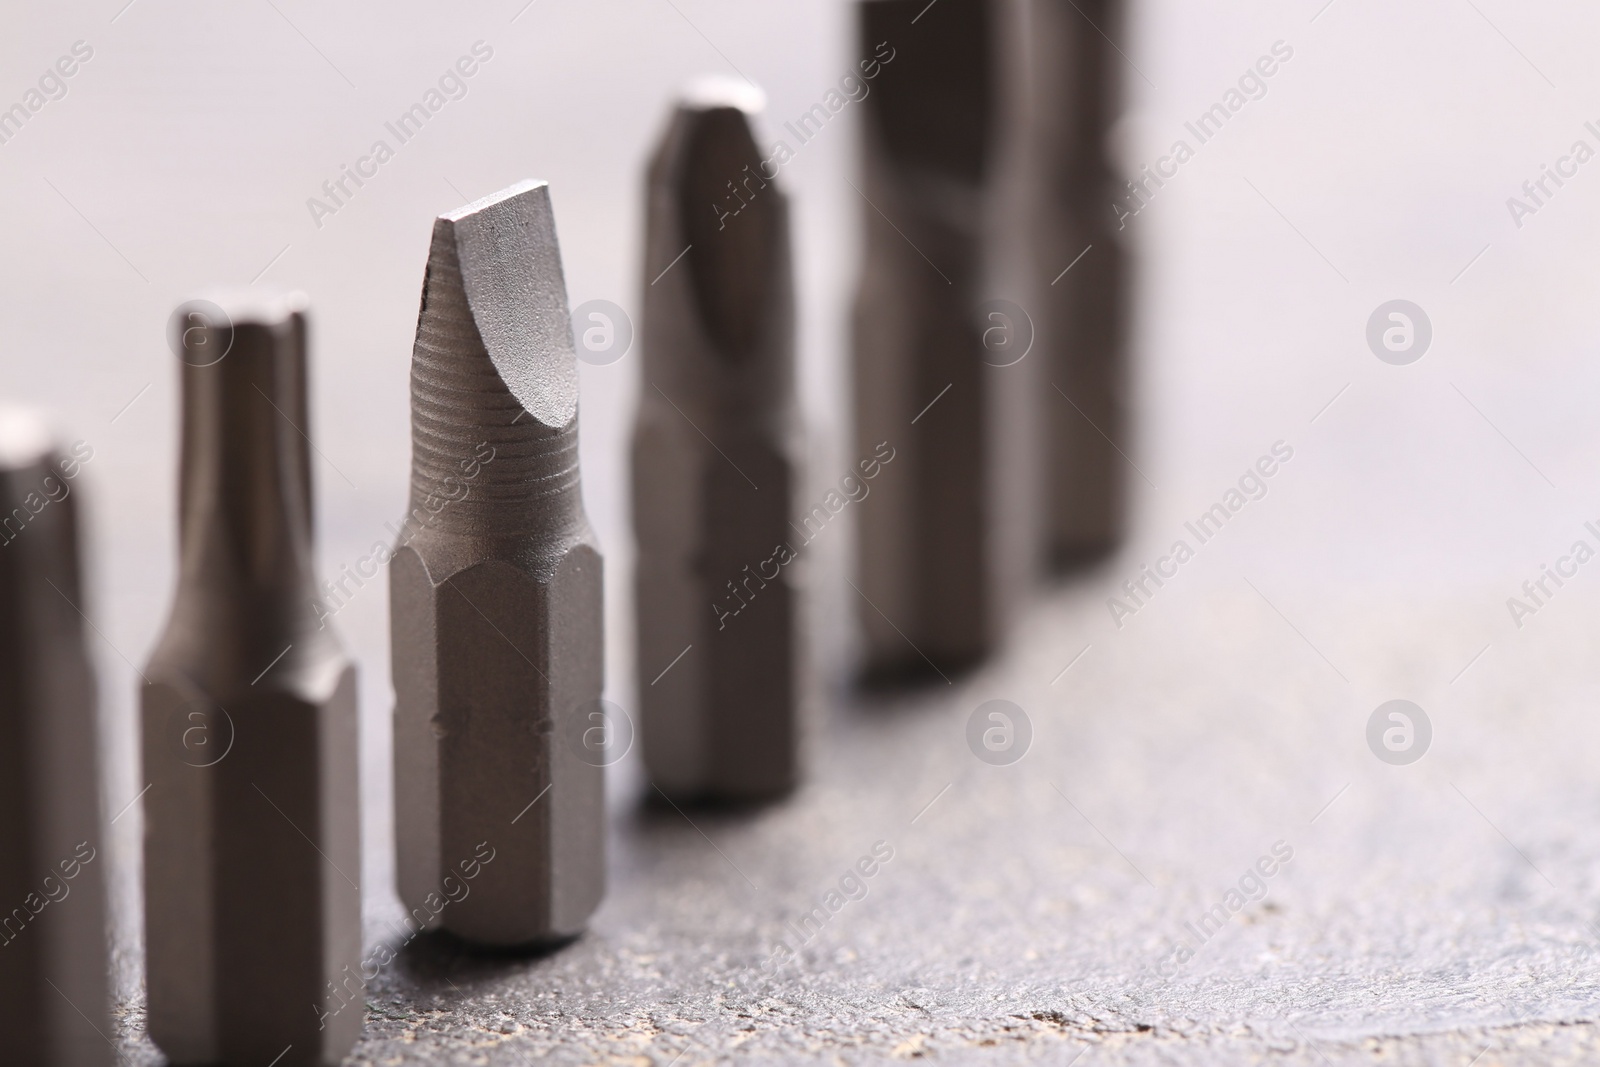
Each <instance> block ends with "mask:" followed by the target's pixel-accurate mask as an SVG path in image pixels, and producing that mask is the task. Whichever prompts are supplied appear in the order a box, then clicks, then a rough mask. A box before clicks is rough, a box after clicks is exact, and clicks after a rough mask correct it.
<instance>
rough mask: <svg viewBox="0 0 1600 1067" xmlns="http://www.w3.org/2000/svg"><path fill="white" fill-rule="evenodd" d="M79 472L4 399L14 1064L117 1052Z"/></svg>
mask: <svg viewBox="0 0 1600 1067" xmlns="http://www.w3.org/2000/svg"><path fill="white" fill-rule="evenodd" d="M80 458H81V457H80ZM77 471H78V465H77V460H76V459H75V458H73V456H71V455H68V454H66V453H63V452H61V451H59V450H58V449H57V448H56V446H55V444H54V442H53V441H52V439H51V436H50V433H49V431H48V430H47V429H46V428H45V426H44V424H43V423H42V422H41V421H40V420H39V419H38V418H37V417H35V416H33V415H32V414H30V413H28V412H25V411H21V410H18V409H14V408H4V409H0V738H3V739H4V742H3V743H0V812H3V813H4V814H5V817H4V818H0V1034H3V1035H4V1042H5V1054H4V1057H3V1058H4V1059H5V1060H6V1062H8V1063H27V1064H40V1065H43V1067H55V1065H78V1064H84V1065H88V1064H105V1063H109V1062H110V1060H111V1045H110V1044H109V1042H108V1041H107V1038H106V1035H107V1034H109V1033H110V1026H109V1025H108V1016H107V1013H106V981H107V977H106V972H107V961H106V928H105V889H104V885H105V883H104V880H103V878H102V866H103V863H104V861H100V862H96V859H97V858H98V856H99V854H100V851H101V849H102V848H103V847H104V841H105V838H104V834H103V832H102V827H101V824H100V818H101V816H100V791H99V761H98V759H97V749H98V741H97V738H98V735H99V724H98V722H97V719H96V714H95V685H94V676H93V673H92V671H91V669H90V665H89V657H88V655H87V653H86V652H85V650H84V644H83V619H82V618H81V617H80V616H79V614H78V605H81V604H82V603H83V593H82V586H81V584H80V579H79V568H78V529H77V526H78V522H77V507H78V505H77V499H76V498H75V497H74V496H73V495H72V486H71V484H70V480H71V478H72V477H73V476H75V475H76V474H77Z"/></svg>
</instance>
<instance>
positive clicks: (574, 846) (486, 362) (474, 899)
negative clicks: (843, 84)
mask: <svg viewBox="0 0 1600 1067" xmlns="http://www.w3.org/2000/svg"><path fill="white" fill-rule="evenodd" d="M411 383H412V479H411V512H410V514H409V515H408V517H407V519H406V522H405V525H404V526H403V528H402V530H401V533H400V537H399V544H398V545H397V546H396V550H395V558H394V561H393V563H392V564H391V570H390V591H391V594H390V595H391V606H392V612H393V626H392V641H393V648H394V656H393V663H394V688H395V796H396V805H397V807H396V830H397V834H398V854H399V881H400V894H401V897H402V899H403V900H404V901H405V902H406V904H407V906H408V907H409V908H410V909H411V911H412V914H413V916H419V917H421V921H422V924H423V925H425V926H442V927H443V928H445V929H447V930H450V931H452V932H453V933H456V934H458V935H459V936H461V937H464V938H467V939H469V940H473V941H478V942H482V943H486V944H501V945H510V944H523V943H529V942H541V941H549V940H553V939H558V938H562V937H566V936H570V935H572V934H575V933H577V932H579V931H580V930H581V929H582V928H583V925H584V923H585V922H586V921H587V919H588V917H589V915H590V913H591V912H593V910H594V909H595V907H596V906H598V904H599V902H600V897H601V894H602V892H603V890H604V875H605V871H604V818H603V785H604V779H603V772H602V770H601V768H600V767H598V766H592V765H590V764H588V763H585V762H583V761H582V760H580V759H579V758H578V756H577V755H576V754H575V750H574V748H573V746H572V745H570V744H568V743H567V742H568V740H570V739H571V738H572V737H573V736H575V735H581V733H582V725H581V724H582V723H583V721H584V716H585V714H586V713H587V711H588V709H589V706H590V705H593V704H594V702H595V701H597V700H598V699H599V697H600V689H601V683H602V678H603V659H602V628H601V618H602V617H601V561H600V555H599V552H598V551H597V549H596V548H595V545H594V536H593V534H592V532H591V531H590V529H589V525H588V520H587V519H586V518H585V516H584V513H583V501H582V493H581V487H580V484H579V479H578V456H577V448H578V427H577V359H576V356H575V354H574V351H573V346H572V334H571V328H570V325H569V322H568V318H567V306H566V286H565V282H564V281H563V279H562V276H561V258H560V251H559V248H558V246H557V244H556V237H555V224H554V218H553V215H552V212H551V209H550V199H549V194H548V191H547V188H546V186H545V184H544V183H543V182H523V183H520V184H519V185H516V186H512V187H511V188H510V189H507V190H505V191H503V192H501V193H498V194H496V195H494V196H491V197H487V198H485V199H483V200H480V201H477V202H476V203H474V204H470V205H468V206H467V207H465V208H462V209H461V210H459V211H455V212H452V213H450V214H448V215H444V216H441V217H440V218H439V219H438V220H437V221H436V222H435V224H434V231H433V246H432V250H431V252H430V254H429V258H428V272H427V278H426V280H425V282H424V284H423V292H422V310H421V313H420V315H419V318H418V322H417V339H416V347H415V350H414V354H413V358H412V372H411ZM484 855H492V856H493V859H492V860H489V861H488V862H485V863H483V864H482V867H481V870H480V871H479V873H478V874H477V875H476V877H475V878H474V879H473V880H472V881H471V885H470V890H469V892H468V893H467V894H466V895H465V896H464V897H460V898H459V899H453V898H452V899H450V900H449V903H448V904H441V902H442V901H444V900H445V899H446V898H447V896H450V894H447V892H446V887H447V884H446V879H448V878H451V876H452V874H455V878H456V880H459V879H460V875H459V873H457V872H458V871H459V869H460V867H461V865H462V864H467V863H472V862H473V860H474V858H475V857H478V858H482V857H483V856H484Z"/></svg>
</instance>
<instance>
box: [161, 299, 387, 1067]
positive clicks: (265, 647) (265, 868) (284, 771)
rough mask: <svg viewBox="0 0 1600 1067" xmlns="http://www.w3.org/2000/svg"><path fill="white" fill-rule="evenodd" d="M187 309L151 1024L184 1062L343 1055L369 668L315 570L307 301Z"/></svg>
mask: <svg viewBox="0 0 1600 1067" xmlns="http://www.w3.org/2000/svg"><path fill="white" fill-rule="evenodd" d="M183 321H186V322H191V323H194V325H191V326H190V327H189V328H187V329H185V330H184V331H183V333H182V350H181V351H182V356H183V363H184V366H183V368H182V378H183V440H182V446H181V449H182V460H181V468H180V476H179V491H178V498H179V537H178V540H179V567H178V574H179V576H178V590H177V595H176V597H175V598H174V602H173V607H172V614H171V616H170V617H169V619H168V622H167V628H166V630H165V632H164V633H163V634H162V636H161V640H160V642H159V643H158V644H157V646H156V650H155V653H154V655H152V657H151V659H150V664H149V666H148V667H147V668H146V669H145V672H144V677H145V684H144V690H143V712H144V714H143V752H144V775H145V779H146V780H147V781H148V782H149V783H150V789H149V792H148V793H146V794H145V798H144V806H145V853H144V877H145V940H146V957H147V965H148V983H149V1029H150V1036H151V1038H152V1039H153V1040H154V1041H155V1043H156V1044H157V1045H158V1046H160V1048H161V1050H162V1051H163V1052H165V1053H166V1054H167V1056H168V1057H169V1058H170V1059H172V1060H173V1061H175V1062H177V1063H224V1064H255V1065H260V1067H266V1065H267V1064H271V1063H273V1062H274V1061H276V1062H277V1064H278V1065H279V1067H283V1065H288V1064H336V1063H338V1062H339V1061H340V1060H342V1059H343V1058H344V1056H345V1054H346V1053H348V1052H349V1051H350V1048H351V1046H352V1045H353V1044H354V1043H355V1039H356V1036H357V1034H358V1033H359V1031H360V1028H361V1020H362V1005H361V999H360V996H359V993H360V978H359V974H360V954H361V897H360V892H359V890H358V888H357V883H356V879H357V878H358V877H360V874H361V847H360V820H359V817H358V807H357V806H358V802H359V796H360V794H359V790H358V788H357V765H358V764H357V752H356V669H355V666H354V664H352V663H351V661H350V659H349V658H348V657H347V656H346V655H345V653H344V651H343V649H342V648H341V647H340V645H339V642H338V640H337V638H335V636H334V634H333V631H332V630H331V629H329V628H328V627H327V626H326V625H325V624H324V623H325V616H326V615H327V614H328V613H327V611H326V609H325V608H324V607H323V604H322V601H321V599H320V597H319V594H318V591H317V584H316V580H315V577H314V575H313V571H312V545H311V536H310V529H311V524H310V517H309V505H310V500H311V487H310V485H309V484H308V480H309V477H310V462H309V456H308V454H307V450H308V449H309V448H310V441H309V440H308V438H307V437H306V434H307V433H308V432H309V429H310V427H309V426H308V425H307V424H306V420H305V414H306V405H305V382H306V353H305V322H304V304H303V300H302V299H301V298H300V297H298V296H294V297H263V296H258V295H255V294H252V293H249V292H236V293H227V294H221V295H217V296H215V297H213V298H212V300H210V301H196V302H195V303H194V304H192V305H188V306H187V307H186V309H185V310H184V312H183ZM352 995H354V997H355V1000H356V1003H355V1005H354V1006H352V1007H347V1006H346V1005H347V1001H348V1000H349V999H350V998H351V997H352ZM279 1057H281V1058H279Z"/></svg>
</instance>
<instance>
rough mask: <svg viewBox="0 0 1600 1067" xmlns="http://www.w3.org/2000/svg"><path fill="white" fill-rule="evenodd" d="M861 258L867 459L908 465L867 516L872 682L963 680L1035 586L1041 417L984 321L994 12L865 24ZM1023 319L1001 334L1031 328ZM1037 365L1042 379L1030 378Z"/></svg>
mask: <svg viewBox="0 0 1600 1067" xmlns="http://www.w3.org/2000/svg"><path fill="white" fill-rule="evenodd" d="M858 13H859V17H860V23H859V32H860V42H861V55H862V56H863V57H864V59H863V63H862V69H863V71H864V72H868V71H872V70H874V69H875V70H876V79H875V81H874V82H873V83H872V88H871V92H870V94H869V95H868V96H867V97H866V99H865V100H864V101H863V102H862V105H861V106H862V107H863V108H864V118H863V122H862V131H863V165H864V167H863V179H864V180H863V183H862V185H861V186H860V189H859V191H860V193H861V194H862V197H863V199H864V201H865V202H864V203H863V204H862V205H861V211H862V215H863V217H864V218H865V219H866V258H865V263H864V264H863V267H862V273H861V281H860V287H859V290H858V293H857V299H856V307H855V389H856V399H855V406H856V419H855V421H856V443H857V450H858V451H861V452H863V453H864V452H865V450H867V449H869V448H872V447H874V446H876V445H878V444H879V443H880V442H887V445H888V447H890V448H893V449H894V450H895V452H896V453H897V455H898V456H899V457H900V458H896V459H895V460H894V464H893V466H892V467H891V468H890V469H889V470H887V471H885V472H884V475H883V477H882V478H880V479H879V484H878V485H876V486H875V487H874V490H873V492H872V494H871V496H870V497H869V498H867V499H866V500H864V501H862V503H861V508H860V513H859V519H858V522H859V531H860V535H859V536H860V542H859V549H860V551H859V557H858V575H859V577H858V578H857V583H858V586H859V591H860V593H861V597H860V600H859V604H858V606H859V609H860V610H859V617H860V620H861V624H862V628H863V630H864V633H865V638H866V645H867V649H866V661H867V663H866V665H867V668H868V671H869V673H898V672H900V671H902V670H906V669H910V670H921V671H926V670H927V669H928V666H929V665H930V664H931V665H933V666H934V667H935V669H942V668H944V667H947V666H955V667H959V666H963V665H966V664H969V663H971V662H972V661H974V660H976V659H977V658H979V657H980V656H982V655H983V654H985V653H986V652H987V651H988V650H989V648H990V647H991V646H992V645H993V643H994V642H995V640H996V639H997V637H998V636H999V634H1000V633H1001V631H1002V630H1003V628H1004V626H1005V624H1006V621H1007V618H1008V615H1009V613H1010V610H1011V604H1012V602H1013V601H1014V599H1015V597H1016V595H1017V592H1018V590H1019V588H1020V586H1021V583H1022V581H1023V580H1024V579H1025V577H1026V575H1027V574H1028V573H1029V572H1030V571H1031V567H1032V560H1031V558H1030V551H1029V549H1028V547H1027V542H1028V538H1029V537H1030V536H1032V535H1031V534H1030V533H1029V531H1030V530H1036V526H1037V524H1036V522H1030V521H1029V520H1028V519H1027V518H1026V516H1027V511H1026V508H1027V506H1028V504H1029V500H1028V498H1029V496H1030V493H1031V486H1030V484H1029V480H1028V477H1027V474H1028V471H1029V470H1031V469H1032V468H1031V467H1030V465H1029V460H1028V457H1027V454H1026V453H1027V448H1026V439H1025V436H1024V435H1019V434H1017V433H1014V432H1013V431H1014V430H1016V429H1018V428H1021V427H1023V426H1025V425H1026V418H1027V415H1028V411H1027V408H1028V406H1029V405H1030V404H1031V403H1033V402H1034V401H1033V398H1032V397H1030V396H1029V395H1028V392H1029V391H1028V390H1026V389H1023V388H1020V387H1021V386H1023V385H1024V384H1025V381H1026V379H1025V378H1024V377H1023V376H1022V373H1021V372H1020V371H1019V366H1020V365H1014V362H1013V361H1014V360H1015V358H1016V357H1014V356H1011V355H1009V354H1007V353H1005V352H1003V351H1001V350H999V349H997V348H996V347H995V346H993V344H992V342H993V340H994V338H996V337H998V336H1003V335H1004V332H1005V330H1007V329H1012V328H1016V327H1018V326H1020V325H1021V323H1020V322H1010V323H1008V324H1007V325H1002V324H1001V322H1000V320H999V319H996V318H995V317H994V315H995V314H997V313H996V312H993V311H991V310H989V309H987V308H986V305H987V304H988V298H989V297H992V296H995V295H997V294H994V293H992V292H990V291H989V289H990V287H991V285H992V284H993V272H992V268H991V265H990V263H989V260H990V258H991V247H990V245H991V244H992V239H991V230H990V227H989V226H988V225H987V222H988V220H989V219H990V218H991V216H992V214H993V211H992V209H993V207H994V205H993V197H992V192H993V189H994V185H995V177H996V175H995V166H994V159H993V158H992V157H993V156H994V155H995V152H996V145H997V141H998V137H997V133H998V130H997V126H998V121H997V111H998V109H999V107H998V105H999V102H1000V99H1001V95H1002V94H1001V91H1000V79H999V77H998V71H997V70H996V69H995V68H996V66H997V64H996V62H995V58H994V55H993V53H994V51H995V48H994V41H995V39H996V31H995V16H994V12H993V11H991V9H990V4H989V3H988V0H942V2H941V3H939V4H937V5H935V6H931V7H930V6H929V5H928V4H927V3H926V0H921V2H918V0H866V2H864V3H861V4H860V5H859V8H858ZM1020 312H1021V309H1020V308H1016V309H1014V310H1013V311H1010V312H1007V313H1006V314H1005V315H1003V316H1001V317H1002V318H1007V319H1018V320H1020V319H1021V318H1023V317H1024V315H1023V314H1019V313H1020ZM1029 366H1031V365H1029Z"/></svg>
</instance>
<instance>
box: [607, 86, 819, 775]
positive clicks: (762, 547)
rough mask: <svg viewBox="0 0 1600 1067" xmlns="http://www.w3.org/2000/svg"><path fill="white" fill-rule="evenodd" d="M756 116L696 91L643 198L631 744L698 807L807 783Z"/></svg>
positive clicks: (769, 209)
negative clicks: (635, 706) (635, 705)
mask: <svg viewBox="0 0 1600 1067" xmlns="http://www.w3.org/2000/svg"><path fill="white" fill-rule="evenodd" d="M761 107H762V100H761V94H760V92H759V91H758V90H756V89H754V88H753V87H752V86H749V85H746V84H745V83H743V82H735V81H730V80H725V79H714V80H709V79H708V80H706V81H702V82H699V83H696V84H695V85H694V86H692V87H691V88H690V90H689V91H688V92H687V93H686V94H685V96H684V99H683V100H682V101H681V102H680V103H679V104H678V106H677V108H676V109H675V110H674V112H673V115H672V118H671V120H670V122H669V124H668V127H667V130H666V133H665V135H664V137H663V138H662V140H661V143H660V145H659V146H658V148H657V149H656V154H655V157H654V159H653V160H652V162H651V165H650V172H649V179H648V191H647V205H646V216H647V220H648V221H647V234H646V245H645V264H644V267H645V282H646V284H645V286H644V294H645V295H644V323H643V331H642V337H643V362H644V389H643V396H642V398H641V401H640V405H639V413H638V418H637V421H636V423H635V426H634V436H633V524H634V531H635V535H636V537H637V539H638V546H639V555H638V561H637V565H636V566H637V569H636V577H635V582H636V592H637V604H638V609H637V610H638V628H639V629H638V635H639V644H638V656H639V663H640V664H641V665H642V668H643V670H644V672H645V674H644V676H643V677H641V679H640V689H639V706H640V712H641V724H640V734H641V739H642V743H643V746H644V759H645V767H646V769H647V770H648V772H649V774H650V777H651V779H652V780H653V781H654V782H655V784H656V785H657V786H658V787H659V788H660V789H661V790H662V791H663V792H665V793H666V794H667V795H668V796H673V797H686V798H689V799H721V800H734V801H743V800H759V799H763V798H767V797H771V796H774V795H777V794H780V793H783V792H785V791H787V790H788V789H790V788H791V787H792V786H793V785H794V783H795V779H796V777H797V775H798V763H799V760H798V749H799V730H798V707H797V705H798V698H797V693H796V686H797V682H798V671H797V669H796V656H797V650H796V647H795V640H796V635H797V625H796V619H797V612H798V598H797V594H796V589H795V583H794V579H793V568H792V567H789V566H786V565H785V564H786V563H789V562H792V552H793V549H792V547H790V545H789V543H790V542H792V541H794V540H795V535H794V534H793V533H792V532H791V529H790V526H789V523H790V520H791V501H792V500H793V498H794V483H795V481H796V474H795V471H796V467H797V463H796V460H795V455H796V452H797V442H796V440H795V434H796V427H797V423H798V420H797V417H796V414H795V410H794V291H793V282H792V278H791V267H790V248H789V206H788V198H787V197H786V196H785V195H784V193H783V192H782V191H781V190H780V189H779V188H778V185H777V183H776V178H777V172H776V168H770V169H768V165H767V164H766V163H765V162H764V160H763V157H762V154H761V152H760V151H759V150H758V149H757V147H756V142H755V138H754V136H753V134H752V132H751V122H752V121H753V120H754V118H755V117H756V115H757V114H759V112H760V110H761ZM680 255H681V256H682V262H681V263H678V264H677V265H676V269H672V270H666V271H664V272H663V267H665V266H666V265H667V264H669V263H672V262H673V261H674V260H675V259H676V258H678V257H679V256H680ZM651 279H654V281H653V283H652V281H651ZM669 664H670V667H669ZM664 668H665V670H664V673H662V674H660V675H659V676H656V672H657V671H661V670H663V669H664ZM651 676H655V680H654V681H653V682H650V681H647V678H649V677H651Z"/></svg>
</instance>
